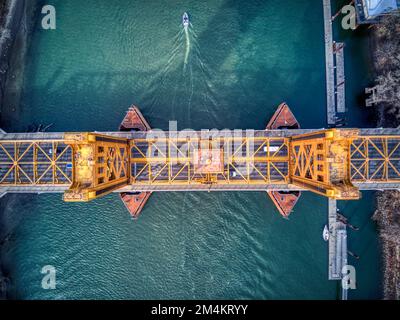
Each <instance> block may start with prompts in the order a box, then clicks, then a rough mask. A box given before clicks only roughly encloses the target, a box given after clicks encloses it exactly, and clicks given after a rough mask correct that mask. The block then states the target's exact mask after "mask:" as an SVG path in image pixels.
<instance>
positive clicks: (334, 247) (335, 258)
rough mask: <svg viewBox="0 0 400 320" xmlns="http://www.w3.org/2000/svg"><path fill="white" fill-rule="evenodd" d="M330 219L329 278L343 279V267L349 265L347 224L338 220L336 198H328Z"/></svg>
mask: <svg viewBox="0 0 400 320" xmlns="http://www.w3.org/2000/svg"><path fill="white" fill-rule="evenodd" d="M328 201H329V202H328V212H329V213H328V220H329V233H330V236H329V280H341V279H342V268H343V266H345V265H347V230H346V225H345V224H344V223H342V222H340V221H338V220H337V203H336V200H332V199H329V200H328Z"/></svg>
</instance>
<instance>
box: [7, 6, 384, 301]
mask: <svg viewBox="0 0 400 320" xmlns="http://www.w3.org/2000/svg"><path fill="white" fill-rule="evenodd" d="M46 4H52V5H54V6H55V8H56V10H57V29H56V30H51V31H50V30H43V29H41V26H40V19H41V15H40V11H38V13H37V15H36V16H35V19H36V20H35V28H34V31H33V33H32V39H31V41H30V47H29V51H28V58H27V62H26V66H25V73H24V82H23V89H22V98H21V101H20V110H21V112H19V113H18V115H16V114H12V113H8V114H7V113H5V114H4V115H3V118H2V127H3V128H4V129H5V130H8V131H25V130H26V129H27V128H28V126H30V125H32V124H39V123H41V124H49V123H53V126H52V127H51V131H90V130H98V131H102V130H116V129H117V128H118V125H119V123H120V121H121V119H122V117H123V116H124V114H125V111H126V110H127V108H128V106H130V105H131V104H135V105H137V106H138V107H140V109H141V111H142V112H143V114H144V116H145V117H146V118H147V119H148V121H149V123H150V124H151V126H152V127H154V128H161V129H168V120H177V121H178V129H184V128H193V129H203V128H218V129H224V128H232V129H233V128H242V129H246V128H254V129H263V128H264V127H265V125H266V123H267V121H268V119H269V118H270V117H271V116H272V114H273V113H274V111H275V109H276V107H277V105H279V104H280V103H281V102H282V101H286V102H287V103H288V104H289V106H290V107H291V109H292V110H293V112H294V114H295V115H296V117H297V119H298V121H299V122H300V123H301V125H302V127H304V128H322V127H326V109H325V105H326V98H325V92H326V89H325V60H324V54H325V52H324V34H323V8H322V1H319V0H313V1H310V0H298V1H294V0H293V1H289V0H286V1H282V0H269V1H261V0H258V1H239V0H213V1H195V0H189V1H176V0H169V1H155V0H151V1H137V0H133V1H117V0H108V1H95V0H87V1H79V0H68V1H65V0H52V1H50V2H49V3H48V2H46ZM38 5H39V6H40V5H42V2H40V1H39V2H38ZM184 11H187V12H189V14H190V17H191V23H192V25H191V27H190V28H189V31H188V33H187V34H185V32H184V31H183V29H182V26H181V16H182V13H183V12H184ZM336 33H337V34H336V37H337V38H338V39H339V40H344V41H346V44H347V47H346V68H347V70H346V77H347V80H348V81H347V84H346V89H347V97H348V100H347V107H348V109H349V112H348V118H349V125H354V126H372V125H373V123H372V122H371V121H370V114H367V113H366V112H365V109H364V108H362V107H360V105H361V103H360V98H359V94H360V93H361V92H362V90H363V86H365V85H367V84H368V83H369V81H370V76H371V75H370V71H369V67H368V60H369V57H368V54H361V52H363V50H367V49H368V38H366V36H365V34H364V33H365V32H363V31H362V30H358V31H357V32H343V31H340V30H336ZM188 44H189V50H187V48H188V47H187V45H188ZM3 199H4V200H3ZM3 199H2V201H3V210H5V212H6V213H7V216H8V217H10V219H15V220H16V221H18V226H17V227H16V228H15V232H14V235H13V237H12V241H11V243H10V245H9V247H8V249H7V261H8V263H9V264H10V265H11V266H12V277H13V281H14V286H13V288H12V294H13V295H14V296H16V297H19V298H26V299H75V298H102V299H107V298H116V299H120V298H129V299H159V298H160V299H161V298H163V299H169V298H174V299H175V298H176V299H193V298H194V299H223V298H227V299H237V298H248V299H301V298H303V299H336V298H338V297H339V290H338V289H339V286H338V283H337V282H332V281H328V280H327V277H328V261H327V259H328V255H327V251H328V250H327V243H325V242H324V241H323V240H322V237H321V233H322V229H323V226H324V224H326V223H327V200H326V199H324V198H322V197H320V196H317V195H313V194H311V193H309V192H307V193H304V194H303V195H302V198H301V200H300V201H299V203H298V204H297V206H296V208H295V211H294V212H293V213H292V215H291V216H290V220H284V219H282V218H281V216H280V215H279V214H278V212H277V210H276V209H275V208H274V205H273V204H272V202H271V201H270V200H269V198H268V197H267V195H266V193H264V192H230V193H226V192H215V193H202V192H197V193H196V192H194V193H173V192H171V193H154V194H153V195H152V197H151V199H150V201H149V202H148V204H147V205H146V207H145V209H144V210H143V212H142V215H141V216H140V218H139V219H138V220H137V221H132V220H131V219H130V216H129V214H128V213H127V212H126V210H125V208H124V206H123V204H122V203H121V201H120V200H119V198H118V196H117V195H116V194H112V195H108V196H106V197H104V198H101V199H98V200H95V201H93V202H91V203H73V204H71V203H64V202H62V200H61V195H60V194H42V195H39V196H19V197H15V196H14V195H7V196H6V197H4V198H3ZM340 207H341V208H342V209H343V212H344V214H345V215H346V216H348V217H349V218H350V220H351V222H352V223H353V224H355V225H357V226H359V227H360V231H358V232H353V231H349V248H350V249H351V250H352V251H354V252H356V253H357V254H358V255H360V256H361V258H360V260H358V261H355V260H354V259H353V258H351V257H350V258H349V261H350V263H351V264H353V265H355V266H356V269H357V290H354V291H352V292H350V294H349V296H350V298H380V297H381V284H380V283H381V273H380V252H379V244H378V239H377V232H376V227H375V224H374V223H373V222H372V221H371V219H370V217H371V215H372V213H373V211H374V197H373V193H364V197H363V199H362V200H360V201H356V202H346V203H341V204H340ZM45 265H53V266H55V267H56V269H57V288H56V290H43V289H42V288H41V279H42V276H43V275H42V274H41V273H40V271H41V268H42V267H43V266H45Z"/></svg>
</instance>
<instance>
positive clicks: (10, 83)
mask: <svg viewBox="0 0 400 320" xmlns="http://www.w3.org/2000/svg"><path fill="white" fill-rule="evenodd" d="M34 4H35V2H34V1H32V2H27V0H0V18H1V20H0V120H3V115H4V113H5V112H13V113H14V114H15V116H17V115H18V111H19V110H17V106H18V105H19V96H20V90H21V88H22V86H21V81H22V80H23V77H22V76H20V75H22V73H23V71H24V70H23V67H24V63H23V60H24V59H25V56H26V48H27V37H28V32H27V22H28V19H29V18H30V14H31V13H33V7H34ZM10 106H11V108H10ZM4 127H8V125H7V123H4V122H3V121H0V129H2V128H4ZM10 197H12V196H10V195H6V196H5V197H3V198H1V199H0V300H1V299H7V298H9V297H10V292H9V291H10V290H9V289H10V285H11V279H10V273H9V268H8V267H7V264H8V263H7V259H6V251H7V248H8V242H9V239H10V236H11V234H12V230H13V229H14V227H15V225H14V223H10V219H9V218H7V217H6V212H9V211H10V210H7V209H6V208H7V207H8V206H10V205H11V204H12V201H13V199H11V198H10ZM13 225H14V226H13Z"/></svg>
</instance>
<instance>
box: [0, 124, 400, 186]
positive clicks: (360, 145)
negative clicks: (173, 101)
mask: <svg viewBox="0 0 400 320" xmlns="http://www.w3.org/2000/svg"><path fill="white" fill-rule="evenodd" d="M315 131H316V130H309V129H302V130H271V131H266V130H259V131H254V132H253V133H254V135H253V136H254V138H248V139H244V138H243V137H240V136H239V137H232V136H227V137H225V138H220V137H219V138H214V139H211V144H214V145H215V144H217V145H218V147H219V148H220V149H221V150H223V153H222V154H221V155H219V156H216V157H217V158H218V159H219V160H218V161H217V162H216V160H215V159H214V158H213V157H211V167H212V165H214V166H215V165H217V166H216V167H217V168H219V170H220V171H219V172H217V173H215V172H213V174H212V175H213V176H214V178H213V179H214V180H213V181H212V182H213V183H212V184H204V180H205V178H206V177H207V171H201V170H203V169H201V168H200V167H201V166H200V167H199V166H198V165H197V167H196V164H195V163H194V157H195V153H196V149H198V144H199V142H200V141H204V140H207V134H210V135H211V132H209V133H207V134H203V137H202V138H200V137H197V136H195V137H191V138H189V139H188V138H187V137H186V136H185V135H184V134H183V133H182V132H164V133H163V134H164V136H163V137H161V140H160V139H159V140H158V142H157V143H154V140H153V138H155V136H153V137H152V136H147V135H146V133H143V132H102V134H107V135H111V136H116V137H124V138H128V139H131V140H130V147H131V155H130V164H131V168H130V169H131V176H130V185H127V186H125V187H124V188H123V189H121V190H124V191H128V190H135V191H187V190H193V191H196V190H199V191H202V190H212V191H218V190H220V191H222V190H223V191H227V190H248V191H265V190H303V189H302V188H300V187H293V186H289V185H288V176H289V150H288V137H290V136H293V135H298V134H303V133H309V132H315ZM154 134H156V133H154ZM63 136H64V133H12V134H0V191H1V192H6V191H7V192H62V191H64V190H65V189H67V188H68V187H69V186H70V185H71V183H72V172H73V163H74V159H72V157H73V155H72V151H71V148H70V147H69V146H68V145H66V144H65V143H64V142H63ZM158 138H160V137H158ZM162 139H164V140H162ZM399 146H400V136H398V130H396V129H360V138H359V139H357V140H355V141H353V143H352V145H351V162H350V170H351V180H352V182H353V184H354V185H356V186H357V187H359V188H360V190H375V189H379V190H384V189H399V188H400V147H399ZM182 150H183V151H182ZM204 154H207V153H206V152H204ZM149 155H150V156H149ZM197 157H198V158H197V161H200V160H199V155H197ZM202 165H203V166H204V163H203V164H202ZM199 168H200V169H199ZM215 177H216V178H215Z"/></svg>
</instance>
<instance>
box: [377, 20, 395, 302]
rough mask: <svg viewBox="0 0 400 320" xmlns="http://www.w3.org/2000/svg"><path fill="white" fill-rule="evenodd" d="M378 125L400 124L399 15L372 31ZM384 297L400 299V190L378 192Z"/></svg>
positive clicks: (391, 125) (390, 125)
mask: <svg viewBox="0 0 400 320" xmlns="http://www.w3.org/2000/svg"><path fill="white" fill-rule="evenodd" d="M372 41H373V49H372V51H373V57H374V67H375V74H376V81H375V82H376V83H375V84H376V88H377V97H376V100H377V103H376V105H375V108H377V111H378V114H379V119H378V124H377V125H378V127H400V17H396V16H389V17H387V18H385V19H384V20H382V23H380V24H379V25H377V26H376V27H375V28H374V30H373V31H372ZM373 219H374V220H375V221H376V222H377V224H378V228H379V236H380V239H381V244H382V260H383V291H384V292H383V294H384V299H390V300H394V299H395V300H400V192H399V191H395V190H394V191H385V192H378V193H377V201H376V211H375V214H374V216H373Z"/></svg>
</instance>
